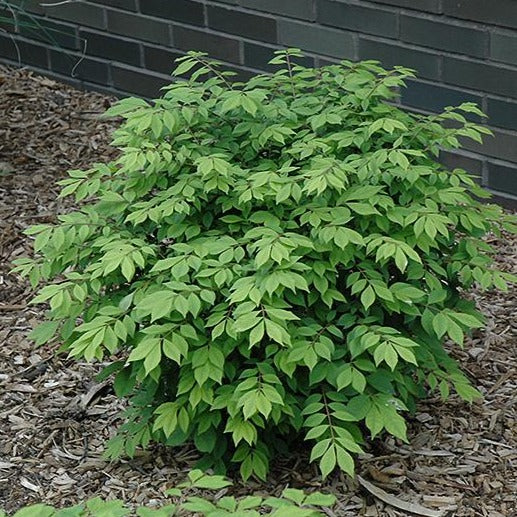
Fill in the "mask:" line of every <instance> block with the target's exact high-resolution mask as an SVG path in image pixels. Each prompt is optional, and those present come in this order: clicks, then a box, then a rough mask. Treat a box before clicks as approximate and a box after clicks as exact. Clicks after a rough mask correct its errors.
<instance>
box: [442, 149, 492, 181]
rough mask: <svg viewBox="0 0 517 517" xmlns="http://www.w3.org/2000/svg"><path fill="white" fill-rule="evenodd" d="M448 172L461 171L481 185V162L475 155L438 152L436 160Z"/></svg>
mask: <svg viewBox="0 0 517 517" xmlns="http://www.w3.org/2000/svg"><path fill="white" fill-rule="evenodd" d="M438 160H439V162H440V163H442V164H443V165H444V166H445V167H447V168H448V169H449V170H453V169H463V170H465V171H467V172H469V173H470V174H472V176H474V177H475V179H476V181H477V182H478V183H481V178H482V175H483V160H481V159H480V157H479V156H476V155H466V154H464V153H461V152H457V151H456V152H451V151H440V156H439V158H438Z"/></svg>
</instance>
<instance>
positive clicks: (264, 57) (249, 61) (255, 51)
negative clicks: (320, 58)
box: [244, 41, 314, 72]
mask: <svg viewBox="0 0 517 517" xmlns="http://www.w3.org/2000/svg"><path fill="white" fill-rule="evenodd" d="M275 50H278V47H266V46H265V45H258V44H256V43H248V42H246V41H245V42H244V63H245V64H246V65H247V66H249V67H251V68H256V69H258V70H265V71H267V72H275V71H277V70H279V66H278V65H270V64H269V63H268V62H269V61H270V60H271V59H273V57H274V54H273V52H274V51H275ZM293 61H294V62H295V63H298V64H300V65H303V66H307V67H313V66H314V58H312V57H309V56H304V57H303V58H295V59H293Z"/></svg>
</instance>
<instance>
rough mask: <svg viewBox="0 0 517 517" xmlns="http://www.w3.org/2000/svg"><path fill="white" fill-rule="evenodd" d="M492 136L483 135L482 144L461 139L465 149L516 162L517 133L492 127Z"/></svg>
mask: <svg viewBox="0 0 517 517" xmlns="http://www.w3.org/2000/svg"><path fill="white" fill-rule="evenodd" d="M492 132H493V133H494V136H493V137H492V136H485V137H484V138H483V144H482V145H481V144H478V143H477V142H474V141H472V140H468V139H464V140H462V142H463V144H464V147H465V149H467V150H469V151H472V152H475V153H479V154H482V155H485V156H491V157H493V158H499V159H501V160H506V161H508V162H515V163H517V133H510V132H503V131H499V130H497V129H493V128H492Z"/></svg>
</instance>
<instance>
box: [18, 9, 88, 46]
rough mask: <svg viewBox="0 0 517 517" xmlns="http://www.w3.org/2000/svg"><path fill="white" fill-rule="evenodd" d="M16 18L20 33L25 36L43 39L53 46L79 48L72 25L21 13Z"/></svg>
mask: <svg viewBox="0 0 517 517" xmlns="http://www.w3.org/2000/svg"><path fill="white" fill-rule="evenodd" d="M18 20H19V22H20V34H22V35H23V36H25V37H27V38H30V39H33V40H37V41H43V42H44V43H48V44H49V45H51V46H53V47H65V48H71V49H77V48H79V40H78V38H77V34H76V29H75V27H74V26H73V25H65V24H64V23H58V22H53V21H51V20H48V19H46V18H41V17H39V16H33V15H21V16H19V17H18Z"/></svg>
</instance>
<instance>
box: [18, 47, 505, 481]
mask: <svg viewBox="0 0 517 517" xmlns="http://www.w3.org/2000/svg"><path fill="white" fill-rule="evenodd" d="M298 55H299V51H297V50H295V49H291V50H288V51H286V52H281V53H279V54H278V55H277V56H276V57H275V58H274V59H273V63H275V64H278V65H280V67H281V69H280V71H279V72H277V73H276V74H274V75H272V76H269V75H261V76H257V77H255V78H252V79H251V80H250V81H249V82H247V83H231V82H230V81H231V74H230V73H229V72H221V71H219V68H218V63H217V62H213V61H209V60H207V58H206V56H205V55H204V54H201V53H191V54H190V55H189V56H186V57H185V58H182V59H180V60H178V61H179V62H180V63H179V65H178V68H177V69H176V72H175V73H176V75H183V74H189V78H188V80H186V81H176V82H174V83H173V84H172V85H170V86H169V87H167V88H166V89H165V93H164V95H163V97H162V98H160V99H157V100H155V101H153V102H152V103H151V104H150V103H148V102H146V101H144V100H141V99H135V98H130V99H125V100H122V101H120V102H119V103H118V104H117V105H116V106H114V107H112V108H111V109H110V110H109V111H108V113H107V114H108V115H111V116H122V117H123V118H124V119H125V120H124V122H123V123H122V125H121V127H120V128H119V129H118V130H117V131H116V133H115V137H114V142H113V145H115V146H116V147H118V148H120V149H121V154H120V157H119V158H118V159H117V160H116V161H114V162H111V163H108V164H96V165H94V166H93V167H92V168H91V169H90V170H88V171H77V170H74V171H70V173H69V174H70V178H69V179H66V180H64V181H62V182H61V185H62V186H63V190H62V192H61V195H62V196H72V195H74V196H75V199H76V200H77V201H78V202H79V201H80V202H82V203H81V205H80V208H78V209H77V210H76V211H75V212H71V213H67V214H64V215H61V216H60V217H59V220H60V222H59V224H57V225H54V226H49V225H37V226H34V227H32V228H31V229H30V230H29V231H28V232H27V233H28V234H29V235H33V236H34V237H35V241H34V248H35V252H36V253H35V259H34V260H29V259H22V260H19V261H18V262H17V267H16V269H17V270H18V271H19V272H21V273H22V274H25V275H28V276H29V277H30V279H31V281H32V283H33V285H37V284H38V282H40V281H41V280H43V281H48V280H50V279H54V283H52V284H50V285H47V286H45V287H43V288H41V290H40V291H39V294H38V295H37V296H36V298H35V299H34V300H33V302H34V303H43V302H48V303H49V305H50V309H49V311H48V314H47V315H48V321H47V322H45V323H43V324H42V325H41V326H39V327H38V328H37V329H35V331H34V332H33V338H34V339H35V341H36V343H37V344H42V343H45V342H48V341H50V340H55V341H56V342H61V343H62V346H61V348H60V350H61V351H67V352H68V353H69V354H70V356H72V357H75V358H78V359H79V358H85V359H87V360H92V359H97V360H104V361H106V360H107V361H109V362H110V365H109V366H108V367H107V368H106V369H105V371H104V373H103V376H105V377H107V376H108V375H110V374H116V376H115V380H114V388H115V391H116V392H117V394H118V395H120V396H124V397H125V396H128V397H130V402H131V404H130V408H129V409H128V411H127V413H126V417H127V421H126V423H125V424H123V425H122V426H121V428H120V433H119V435H118V436H117V437H115V438H114V439H113V440H112V441H111V442H110V444H109V446H108V455H109V456H111V457H117V456H119V455H121V454H129V455H132V454H133V453H134V452H135V449H136V447H138V446H144V447H145V446H146V445H148V443H149V442H150V441H151V440H156V441H160V442H163V443H165V444H168V445H177V444H181V443H184V442H186V441H193V443H194V444H195V446H196V447H197V449H198V450H199V451H200V452H202V453H203V454H204V459H203V461H202V462H201V465H202V466H204V467H207V466H213V467H215V468H217V469H220V470H223V469H224V468H225V467H227V466H228V465H230V464H231V463H232V462H234V463H237V464H239V465H240V472H241V475H242V476H243V477H244V478H245V479H246V478H248V477H249V476H251V475H255V476H258V477H259V478H265V477H266V475H267V472H268V468H269V462H270V460H271V459H272V458H273V457H274V455H275V454H277V453H279V452H283V451H288V450H289V447H290V446H291V444H292V443H294V444H296V445H297V446H298V447H299V446H300V445H299V444H300V440H302V439H305V440H307V441H308V443H309V444H310V446H311V447H312V452H311V460H315V461H318V462H319V465H320V468H321V472H322V474H323V476H327V475H328V474H329V473H330V472H331V471H332V470H333V469H334V468H336V467H338V468H340V469H342V470H344V471H346V472H347V473H349V474H352V473H353V457H352V454H354V453H359V452H361V444H362V443H363V441H364V437H365V435H366V434H367V435H369V436H371V437H372V438H373V437H375V436H377V435H378V434H379V433H381V432H383V431H387V432H388V433H391V434H392V435H394V436H396V437H398V438H400V439H402V440H405V439H406V424H405V420H404V417H403V413H404V412H405V411H407V410H413V409H414V406H415V400H416V399H417V398H418V397H421V396H424V395H425V394H426V393H428V392H429V391H433V390H439V391H440V393H441V395H442V397H444V398H446V397H447V396H448V394H449V391H450V389H451V387H452V388H453V389H454V390H455V391H456V392H457V393H458V394H459V395H460V396H461V397H462V398H464V399H465V400H467V401H471V400H473V399H474V398H475V397H477V396H478V395H479V394H478V392H477V391H476V390H475V389H474V388H473V387H471V385H470V384H469V382H468V380H467V378H466V377H465V376H464V375H463V374H462V373H461V371H460V368H459V367H458V365H457V364H456V362H455V361H454V360H452V359H451V358H450V357H449V355H448V354H447V352H446V351H445V349H444V347H443V342H444V340H445V339H446V338H447V337H448V338H450V339H451V340H452V341H454V342H456V343H457V344H458V345H462V343H463V339H464V334H465V332H468V331H469V330H470V329H472V328H475V327H479V326H481V325H482V318H481V316H480V315H479V313H478V312H476V310H475V308H474V306H473V303H471V302H469V301H466V300H465V299H463V298H462V293H463V291H464V290H465V289H468V288H469V287H471V286H472V285H473V284H474V283H477V284H479V285H480V286H481V287H482V288H491V287H492V286H495V287H497V288H500V289H505V288H506V280H510V279H511V278H510V275H508V274H505V273H502V272H498V271H494V270H492V269H490V265H491V259H490V252H491V247H490V246H489V245H488V244H487V243H485V242H483V240H482V237H483V236H484V235H485V234H487V233H488V232H497V231H498V228H499V227H500V225H501V224H502V225H505V226H506V227H507V228H508V229H512V228H513V225H512V224H511V222H510V221H509V220H508V218H507V217H506V216H504V215H503V214H502V212H501V209H500V208H498V207H495V206H490V205H482V204H481V203H479V202H478V201H477V200H475V199H473V197H472V195H475V196H477V197H486V193H484V191H483V190H482V189H481V188H480V187H478V185H477V184H476V183H475V181H474V180H473V178H472V177H471V176H470V175H469V174H468V173H467V172H465V171H463V170H461V169H455V170H453V171H449V170H446V169H444V168H443V166H442V165H440V164H439V163H438V162H437V161H436V158H435V157H436V156H437V155H438V152H439V149H440V148H445V149H451V148H456V147H459V140H458V139H459V138H460V137H466V138H471V139H474V140H476V141H480V140H481V136H480V135H481V134H483V133H485V134H486V133H489V131H488V130H486V129H485V128H483V127H480V126H479V125H476V124H474V123H471V122H469V121H467V120H466V119H465V117H464V114H465V113H474V114H476V115H482V113H481V112H479V110H478V109H477V108H476V107H475V106H474V105H473V104H470V103H466V104H462V105H461V106H459V107H458V108H447V109H446V110H445V112H444V113H442V114H440V115H433V116H424V115H419V114H411V113H406V112H404V111H402V110H401V109H399V108H398V107H396V106H394V105H392V104H388V103H387V102H386V101H387V100H394V99H395V97H396V93H395V91H396V89H398V88H399V87H403V86H404V79H405V78H406V77H411V76H413V74H412V72H411V71H410V70H407V69H404V68H400V67H396V68H395V69H393V70H390V71H385V70H384V69H382V68H381V67H380V66H379V65H378V64H377V63H376V62H373V61H368V62H362V63H351V62H348V61H343V62H342V63H341V64H339V65H332V66H327V67H324V68H321V69H309V68H304V67H302V66H298V65H296V64H294V63H293V58H296V57H297V56H298ZM201 78H204V79H203V80H201ZM451 126H452V127H451Z"/></svg>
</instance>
